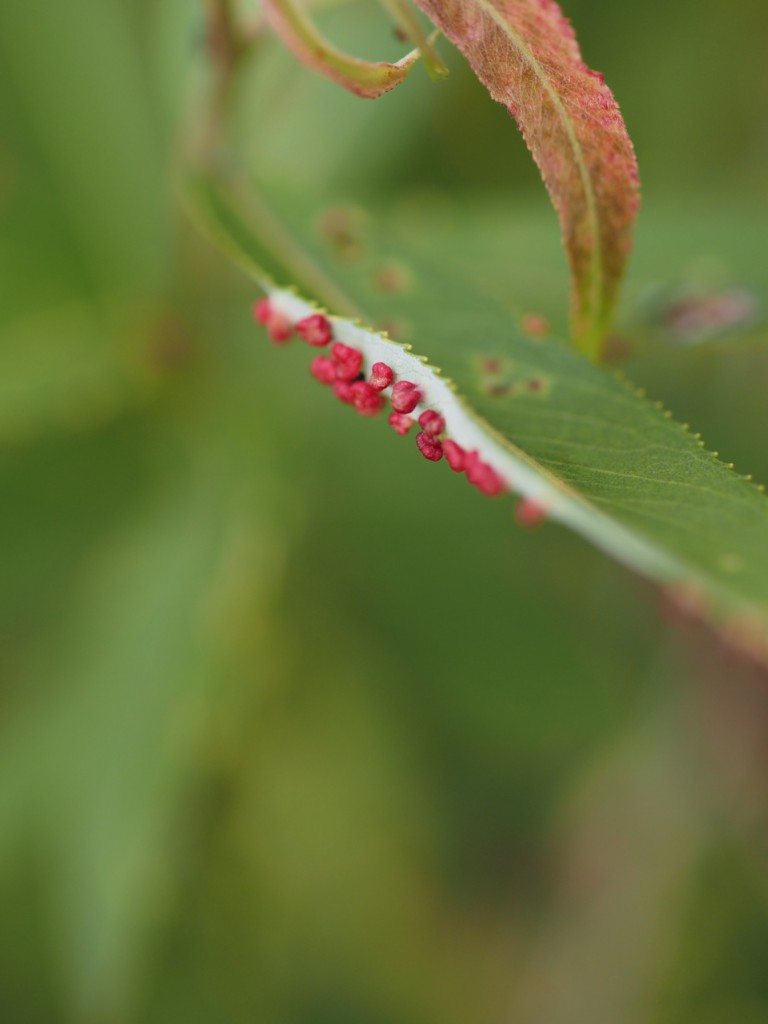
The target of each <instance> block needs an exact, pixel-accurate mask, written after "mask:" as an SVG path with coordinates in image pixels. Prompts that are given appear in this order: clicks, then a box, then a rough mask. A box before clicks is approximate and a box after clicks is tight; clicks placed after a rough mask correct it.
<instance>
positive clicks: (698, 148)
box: [0, 0, 768, 1024]
mask: <svg viewBox="0 0 768 1024" xmlns="http://www.w3.org/2000/svg"><path fill="white" fill-rule="evenodd" d="M565 9H566V13H567V14H569V15H570V16H571V17H572V19H573V21H574V23H575V25H576V27H577V29H578V31H579V34H580V38H581V41H582V45H583V49H584V52H585V56H586V59H587V61H588V62H589V63H590V64H591V65H592V66H593V67H597V68H599V69H600V70H602V71H603V72H604V73H605V75H606V79H607V81H608V82H609V83H610V84H611V86H612V88H613V89H614V91H615V93H616V95H617V97H618V99H619V101H620V103H621V105H622V108H623V111H624V114H625V117H626V120H627V122H628V125H629V128H630V132H631V134H632V136H633V138H634V140H635V143H636V147H637V150H638V155H639V159H640V166H641V171H642V176H643V181H644V192H645V205H644V210H643V213H642V216H641V222H640V228H639V232H638V242H637V252H636V256H635V259H634V262H633V269H632V273H631V275H630V279H629V282H628V288H627V297H626V302H625V305H624V308H623V311H622V319H621V324H620V328H621V330H622V331H624V332H625V333H626V335H627V337H629V338H630V339H631V340H632V343H633V349H632V355H631V357H630V359H629V362H628V363H627V367H626V369H627V372H628V373H629V374H630V376H632V377H633V378H634V379H635V380H637V382H638V383H641V384H644V385H645V386H646V387H647V388H648V390H649V392H650V393H651V394H652V395H653V396H654V397H658V398H662V399H664V401H665V402H667V403H668V404H669V405H670V407H671V408H672V409H673V411H674V412H675V413H676V414H677V415H678V416H679V417H680V418H681V419H685V420H689V421H690V422H691V424H693V425H695V427H696V429H698V430H702V431H703V433H704V436H705V438H706V439H707V441H708V443H709V444H710V446H711V447H714V448H717V449H719V450H720V452H721V453H723V455H724V456H727V458H728V459H729V460H733V461H735V462H736V464H737V466H738V468H740V469H741V470H743V471H751V472H753V473H754V474H755V476H756V478H757V479H759V480H762V481H764V482H768V446H766V444H765V436H766V430H765V423H766V412H765V409H766V405H765V394H766V387H767V386H768V362H767V353H768V343H766V342H765V340H764V339H765V334H764V333H763V336H762V337H763V340H762V341H761V338H760V336H759V335H756V334H754V333H751V334H750V335H749V337H748V338H747V337H746V336H743V335H741V334H740V333H739V332H738V331H731V332H730V333H724V334H722V335H718V336H716V337H714V338H710V339H708V340H705V341H702V342H701V343H699V344H696V345H683V344H681V343H680V341H679V339H677V340H675V339H673V338H671V337H668V336H667V335H665V334H664V332H663V331H659V330H658V329H656V327H655V326H654V323H655V321H654V314H653V308H654V307H653V303H654V301H655V300H654V296H656V295H658V294H659V293H660V291H661V292H664V289H667V290H669V289H671V290H672V291H673V292H674V289H675V288H679V287H680V286H681V282H683V283H684V282H686V281H688V282H690V281H691V280H694V281H701V280H707V281H713V280H715V281H717V282H725V283H727V284H728V285H732V286H738V287H744V288H747V289H748V290H749V291H750V294H754V295H755V296H756V297H758V298H759V296H760V294H761V287H762V289H763V290H762V301H763V303H764V302H765V298H766V296H768V288H765V285H766V283H767V282H768V252H767V251H766V250H767V249H768V244H766V241H765V240H766V239H768V231H766V228H767V227H768V214H767V210H768V189H766V173H767V171H768V113H767V107H768V62H766V60H765V39H766V38H768V7H766V4H765V2H764V0H734V2H733V3H730V4H718V3H709V4H702V3H701V2H700V0H675V2H674V3H669V2H661V0H647V2H646V3H644V4H641V5H638V4H636V3H634V2H630V0H614V2H613V3H611V4H594V3H589V2H588V0H572V2H568V3H566V5H565ZM328 26H329V32H333V34H334V38H336V39H339V40H340V41H342V42H345V43H347V44H348V45H350V46H351V45H353V44H355V43H358V42H359V43H360V45H361V46H362V47H363V50H361V51H360V52H365V50H366V49H367V51H369V52H366V53H365V55H367V56H372V57H383V56H396V55H397V53H398V48H399V47H400V44H397V43H395V42H393V40H392V39H391V36H390V34H389V29H388V28H387V26H386V22H384V21H382V19H381V17H380V16H379V15H377V14H376V13H375V10H374V8H373V7H372V6H370V5H368V4H367V3H363V2H361V3H359V4H355V5H350V6H345V7H343V8H341V9H338V10H334V11H331V12H329V19H328ZM372 26H373V27H372ZM204 34H205V33H204V23H203V17H202V10H201V5H198V4H197V3H194V2H192V0H69V2H68V3H67V4H64V5H50V4H47V3H43V2H42V0H4V2H3V3H2V4H0V119H1V122H2V135H1V136H0V225H1V228H0V231H1V233H0V268H2V288H0V452H1V455H0V459H1V464H0V527H1V528H0V565H1V566H2V574H1V575H0V680H1V682H0V687H1V689H0V730H1V731H0V900H1V903H0V906H1V907H2V911H1V912H0V948H1V950H2V956H0V1021H2V1024H38V1022H39V1024H58V1022H60V1021H61V1022H75V1024H134V1022H135V1024H155V1022H157V1024H160V1022H162V1024H175V1022H183V1024H197V1022H200V1024H211V1022H216V1024H218V1022H233V1024H240V1022H258V1024H411V1022H412V1024H431V1022H434V1024H454V1022H455V1024H459V1022H462V1024H467V1022H470V1021H471V1022H472V1024H501V1022H504V1024H518V1022H519V1024H523V1022H524V1024H636V1022H637V1024H641V1022H642V1024H646V1022H647V1024H688V1022H691V1021H696V1022H697V1024H758V1022H759V1024H762V1022H764V1021H765V1020H766V1019H768V864H767V863H766V824H767V822H766V800H767V798H768V792H766V783H765V779H766V768H767V767H768V756H767V755H766V750H767V749H768V748H767V746H766V740H768V689H767V688H766V676H765V674H764V673H763V672H761V671H760V670H759V669H758V668H757V667H755V666H752V665H750V664H748V663H746V662H744V661H740V660H739V659H737V658H735V657H733V655H732V654H730V653H729V652H728V651H727V650H726V649H725V648H724V647H723V646H722V645H721V644H719V643H718V642H717V641H716V640H715V639H713V638H712V637H710V636H709V634H708V633H707V632H706V631H705V630H704V629H702V628H699V627H696V626H693V625H690V624H686V623H684V622H681V621H678V619H677V618H676V617H675V615H674V614H672V613H670V612H669V611H668V610H667V611H665V610H664V608H663V606H660V602H659V599H658V595H657V594H656V593H655V591H654V590H653V588H651V587H650V586H648V585H647V584H645V583H643V582H641V581H639V580H638V579H636V578H635V577H633V576H631V575H630V574H628V573H627V572H625V571H624V570H622V569H620V568H618V567H617V566H615V565H613V564H611V563H609V562H608V561H607V560H606V559H605V558H604V557H602V556H601V555H599V554H597V553H596V552H594V551H592V550H591V549H590V548H588V547H587V546H586V545H585V544H584V543H583V542H581V541H580V540H579V539H578V538H575V537H573V536H571V535H568V534H566V533H565V532H563V531H562V530H560V529H559V528H557V527H554V526H544V527H542V528H541V529H540V530H538V531H535V532H533V533H528V532H523V531H520V530H518V529H517V528H516V527H515V526H514V522H513V516H512V510H511V505H510V503H509V502H506V501H499V502H490V501H486V500H484V499H482V498H480V497H479V496H478V495H477V494H475V493H474V492H470V489H469V488H462V487H458V486H456V481H455V480H454V479H453V478H452V477H451V476H450V474H448V473H441V472H440V471H438V470H435V471H434V472H433V471H432V469H431V467H425V465H424V464H423V460H417V459H415V458H413V457H410V456H411V455H412V453H411V452H407V451H406V450H405V449H404V447H403V444H402V442H400V441H399V440H398V439H397V438H396V437H395V435H394V434H392V435H390V434H389V432H387V431H385V430H382V429H380V428H379V427H377V425H376V424H375V423H372V422H367V421H360V420H355V421H354V426H352V422H353V421H352V419H351V417H350V414H349V410H347V409H344V408H342V407H340V406H339V405H338V404H336V403H331V402H329V401H328V400H327V395H326V394H325V393H324V392H322V390H321V389H319V388H317V387H316V386H313V385H312V383H311V382H310V381H309V380H307V382H306V384H304V383H302V381H303V379H304V378H303V374H304V373H305V372H306V367H305V362H306V360H305V359H304V358H303V357H302V354H301V352H299V351H294V350H291V349H289V350H286V351H277V350H276V349H274V348H272V347H270V346H268V345H267V344H265V342H264V338H263V336H262V334H261V332H260V331H259V330H257V329H256V328H255V327H254V325H253V322H252V320H251V316H250V303H251V301H252V299H253V297H254V296H253V289H252V288H250V287H249V285H248V283H247V282H246V281H245V279H244V278H242V277H241V276H240V275H239V274H238V272H237V271H236V270H235V269H233V268H232V267H231V266H229V265H228V264H227V262H226V260H225V259H224V258H223V257H221V256H220V255H219V254H218V253H216V252H215V251H214V250H213V249H211V248H210V247H209V246H208V245H207V243H205V242H204V241H202V240H201V239H199V238H198V237H197V236H196V234H195V232H194V231H193V229H192V228H191V227H190V226H189V225H188V223H187V222H186V221H185V219H184V217H183V215H182V213H181V211H180V209H179V205H178V202H177V200H176V197H175V195H174V189H173V184H172V177H173V176H172V166H173V163H174V154H175V153H176V150H177V145H178V139H179V136H180V132H181V125H182V123H183V122H187V123H188V119H189V118H190V116H191V117H192V118H193V119H194V110H192V113H191V115H190V107H189V103H188V102H187V100H188V93H189V88H188V83H189V80H190V78H194V77H195V74H196V68H198V67H199V65H200V64H201V63H202V62H204V60H205V47H204ZM449 51H450V48H449V47H448V45H447V44H445V43H443V44H442V52H443V53H444V54H445V55H446V57H447V59H448V60H449V63H450V65H451V67H452V72H453V73H452V75H451V77H450V79H448V81H446V82H444V83H441V84H439V85H435V84H433V83H431V82H429V80H428V79H427V77H426V75H425V74H424V72H423V70H422V69H421V68H417V69H416V70H415V71H414V73H413V76H412V81H409V82H408V83H406V85H405V86H404V87H403V88H402V89H401V90H400V91H399V92H398V93H393V94H392V95H391V96H388V97H385V98H384V99H383V100H381V101H380V102H379V103H377V104H364V103H362V102H360V103H356V102H355V101H353V100H350V99H349V98H348V97H346V96H342V95H341V93H337V92H336V91H335V90H334V88H333V87H332V86H330V85H329V84H327V83H324V82H316V81H314V80H312V84H311V86H310V87H309V93H311V94H312V96H313V97H315V99H314V102H316V103H318V104H320V105H326V104H338V111H339V117H343V118H356V119H357V120H356V121H355V122H354V123H353V125H352V136H351V137H352V138H353V139H354V140H355V141H354V147H353V148H351V149H350V150H348V151H345V152H339V151H337V150H334V148H333V147H332V146H328V145H324V142H323V139H321V138H320V139H311V144H310V143H308V141H307V136H306V135H301V134H300V133H299V131H298V129H297V127H296V125H299V124H303V125H304V126H305V127H306V125H307V124H309V123H311V119H312V111H311V109H310V108H309V106H308V104H303V105H301V104H300V107H301V109H299V110H297V111H296V112H295V115H294V117H295V120H292V115H291V110H290V103H289V102H288V100H289V99H290V89H286V102H285V104H284V106H285V109H284V110H282V109H278V110H276V111H275V112H274V116H273V118H272V120H273V122H274V123H273V125H272V131H273V132H274V137H275V138H276V139H277V143H276V146H277V148H278V149H280V148H281V147H282V149H281V152H283V153H284V154H285V160H286V163H288V162H290V160H291V159H292V160H293V161H294V163H295V164H296V168H297V174H298V176H299V178H300V177H301V175H302V174H304V175H305V176H306V177H307V180H309V179H313V180H316V179H318V178H320V179H322V178H323V177H324V176H325V177H328V178H331V177H332V178H333V179H334V181H335V183H336V187H337V188H338V187H344V184H345V182H346V180H347V177H348V179H349V181H350V182H352V181H353V180H354V179H356V178H357V179H360V180H362V181H363V182H364V183H365V188H366V189H367V190H368V191H370V192H376V191H377V190H381V191H388V192H390V193H391V192H392V191H393V190H395V191H398V190H404V191H405V190H408V189H412V188H413V189H421V190H422V191H423V189H424V188H426V187H430V188H435V189H438V190H439V191H440V194H441V195H450V196H451V197H453V199H454V200H455V201H457V202H459V203H460V204H466V205H467V207H468V208H469V207H471V206H472V204H473V203H475V202H478V201H482V204H483V208H484V210H485V212H486V217H488V218H489V219H490V220H498V217H501V216H504V217H508V218H509V251H508V258H509V273H508V275H507V276H508V278H509V280H510V287H511V288H513V289H515V290H517V289H520V301H521V302H522V303H527V302H529V301H530V297H531V296H534V297H535V300H536V301H535V307H536V309H537V311H542V312H546V313H547V314H548V315H550V316H551V317H552V318H553V319H554V320H555V321H556V322H559V321H562V320H563V317H564V311H565V309H566V306H567V293H566V290H565V289H566V278H565V268H564V259H563V257H562V254H561V253H560V249H559V241H558V236H557V225H556V221H555V218H554V215H553V214H552V213H551V211H550V210H549V209H548V206H547V200H546V197H545V194H544V191H543V188H542V187H541V185H540V183H539V182H538V180H537V176H536V172H535V169H534V168H533V165H532V163H531V161H530V158H529V156H528V154H527V153H526V151H525V147H524V145H523V144H522V142H521V140H520V139H519V137H518V135H517V133H516V131H515V129H514V126H513V125H512V124H511V123H510V122H509V118H508V116H507V114H506V113H505V112H504V111H503V110H502V109H501V108H499V107H496V106H494V105H493V104H491V103H490V102H489V101H488V100H487V99H486V97H485V96H484V95H483V93H482V90H481V89H480V88H479V86H478V85H477V84H476V83H475V82H474V81H473V79H472V77H471V75H470V74H469V73H468V72H466V70H464V69H463V68H462V64H461V61H460V60H459V59H457V57H456V55H455V54H449ZM285 67H287V69H288V70H287V71H286V72H285V74H286V75H287V79H286V81H288V80H290V81H291V82H294V80H295V82H297V83H298V85H297V86H296V88H297V90H298V92H299V94H301V89H302V88H304V89H305V93H307V88H306V83H305V84H304V85H302V84H301V83H302V82H305V80H304V78H303V76H305V75H306V74H307V73H306V72H304V71H303V70H301V69H299V68H298V67H297V66H295V65H293V64H291V63H290V60H289V59H288V63H287V64H286V65H285ZM307 94H308V93H307ZM247 109H248V108H247V103H246V104H245V105H244V111H245V116H246V117H247ZM326 109H334V110H335V109H336V108H335V107H333V108H326ZM302 118H303V122H302V120H301V119H302ZM259 132H260V125H259V124H258V123H254V124H253V135H254V139H255V140H258V138H259ZM510 197H513V204H515V209H517V211H518V213H519V218H518V219H517V220H516V219H515V217H514V216H513V215H512V214H511V213H510V211H511V210H512V207H511V206H510ZM496 210H498V211H499V214H498V217H496V216H495V213H494V211H496ZM489 211H490V213H489ZM478 230H479V231H481V228H478ZM500 264H501V265H502V269H503V262H502V257H501V256H500ZM762 308H763V311H764V309H765V306H764V305H763V307H762ZM649 310H650V312H649ZM638 324H639V325H641V327H642V329H638V326H637V325H638ZM643 325H644V326H643Z"/></svg>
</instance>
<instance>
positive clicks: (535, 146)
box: [417, 0, 639, 358]
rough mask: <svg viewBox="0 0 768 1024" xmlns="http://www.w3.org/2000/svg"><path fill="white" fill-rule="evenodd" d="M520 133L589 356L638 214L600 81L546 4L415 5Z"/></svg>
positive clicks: (603, 330) (601, 332)
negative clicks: (550, 211)
mask: <svg viewBox="0 0 768 1024" xmlns="http://www.w3.org/2000/svg"><path fill="white" fill-rule="evenodd" d="M417 3H418V5H419V6H420V7H421V8H422V10H424V12H425V13H426V14H427V15H428V16H429V17H430V18H431V19H432V21H433V22H434V23H435V24H436V25H438V26H439V28H440V29H441V30H442V31H443V33H444V34H445V35H446V36H447V37H448V38H449V39H450V40H451V42H453V43H454V44H455V45H456V46H457V47H458V48H459V49H460V50H461V51H462V53H463V54H464V56H465V57H466V58H467V60H468V61H469V63H470V65H471V66H472V68H473V70H474V72H475V74H476V75H477V77H478V78H479V79H480V81H481V82H482V83H483V84H484V85H485V87H486V88H487V89H488V91H489V92H490V94H491V96H492V97H493V98H494V99H495V100H498V101H499V102H500V103H503V104H504V105H505V106H506V107H507V109H508V110H509V112H510V113H511V114H512V116H513V117H514V118H515V120H516V121H517V123H518V125H519V126H520V128H521V130H522V133H523V135H524V137H525V140H526V142H527V144H528V147H529V149H530V150H531V153H532V155H533V158H534V160H535V161H536V163H537V164H538V166H539V169H540V171H541V174H542V177H543V178H544V182H545V184H546V186H547V189H548V191H549V194H550V197H551V199H552V202H553V203H554V206H555V209H556V210H557V213H558V216H559V218H560V223H561V227H562V231H563V239H564V242H565V247H566V251H567V253H568V260H569V263H570V267H571V277H572V292H573V301H572V320H573V328H572V330H573V336H574V341H575V343H576V345H577V347H579V348H580V349H581V350H582V351H583V352H584V353H585V354H587V355H589V356H591V357H592V358H598V357H599V356H600V353H601V349H602V344H603V339H604V337H605V335H606V334H607V332H608V329H609V326H610V321H611V318H612V315H613V310H614V307H615V305H616V301H617V298H618V293H619V288H620V285H621V279H622V276H623V273H624V267H625V264H626V260H627V256H628V253H629V250H630V248H631V240H632V227H633V223H634V219H635V215H636V212H637V207H638V196H639V188H638V186H639V181H638V173H637V162H636V159H635V154H634V150H633V148H632V143H631V142H630V139H629V136H628V134H627V131H626V128H625V126H624V121H623V119H622V117H621V114H620V113H619V109H618V107H617V105H616V102H615V100H614V98H613V95H612V93H611V91H610V90H609V89H608V87H607V86H606V85H605V83H604V82H603V80H602V75H600V74H598V73H596V72H591V71H590V70H589V68H587V67H586V65H585V64H584V61H583V60H582V57H581V53H580V50H579V46H578V43H577V42H576V37H575V34H574V32H573V29H572V28H571V25H570V24H569V22H568V21H567V20H566V19H565V18H564V17H563V14H562V11H561V10H560V8H559V6H558V5H557V3H555V2H554V0H417Z"/></svg>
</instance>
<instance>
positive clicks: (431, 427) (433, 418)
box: [419, 409, 445, 437]
mask: <svg viewBox="0 0 768 1024" xmlns="http://www.w3.org/2000/svg"><path fill="white" fill-rule="evenodd" d="M419 426H420V427H421V429H422V430H423V431H424V433H425V434H430V435H431V436H432V437H437V435H438V434H442V433H443V431H444V430H445V420H444V419H443V417H442V416H441V415H440V413H439V412H435V410H434V409H426V410H425V411H424V412H423V413H422V414H421V416H419Z"/></svg>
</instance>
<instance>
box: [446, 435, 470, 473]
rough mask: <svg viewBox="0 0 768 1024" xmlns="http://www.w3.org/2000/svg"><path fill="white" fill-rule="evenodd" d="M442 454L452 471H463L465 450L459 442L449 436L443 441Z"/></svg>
mask: <svg viewBox="0 0 768 1024" xmlns="http://www.w3.org/2000/svg"><path fill="white" fill-rule="evenodd" d="M443 454H444V455H445V459H446V462H447V463H448V465H449V466H450V467H451V469H452V470H453V471H454V473H463V472H464V469H465V468H466V454H467V453H466V452H465V451H464V449H463V448H462V447H461V445H460V444H456V442H455V441H451V439H450V438H448V439H447V440H445V441H443Z"/></svg>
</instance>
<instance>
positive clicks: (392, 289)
mask: <svg viewBox="0 0 768 1024" xmlns="http://www.w3.org/2000/svg"><path fill="white" fill-rule="evenodd" d="M373 286H374V288H376V289H377V290H378V291H380V292H388V293H389V294H391V295H402V294H403V292H407V291H409V290H410V289H411V287H412V286H413V275H412V274H411V272H410V270H409V269H408V267H405V266H403V264H401V263H382V265H381V266H380V267H377V268H376V270H375V271H374V274H373Z"/></svg>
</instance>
